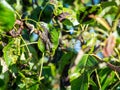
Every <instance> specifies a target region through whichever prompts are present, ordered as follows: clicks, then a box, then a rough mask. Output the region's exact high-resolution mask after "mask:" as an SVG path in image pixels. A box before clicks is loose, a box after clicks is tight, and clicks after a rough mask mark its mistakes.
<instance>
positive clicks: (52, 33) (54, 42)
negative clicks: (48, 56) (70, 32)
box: [50, 28, 60, 55]
mask: <svg viewBox="0 0 120 90" xmlns="http://www.w3.org/2000/svg"><path fill="white" fill-rule="evenodd" d="M59 33H60V32H59V31H57V30H56V29H55V28H51V31H50V36H51V38H50V39H51V42H52V45H53V46H52V52H53V54H52V55H54V53H55V50H56V49H57V47H58V44H59Z"/></svg>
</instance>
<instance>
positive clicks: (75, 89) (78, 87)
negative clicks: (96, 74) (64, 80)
mask: <svg viewBox="0 0 120 90" xmlns="http://www.w3.org/2000/svg"><path fill="white" fill-rule="evenodd" d="M71 90H88V73H87V72H84V73H83V74H82V75H81V76H79V77H78V78H76V79H74V80H72V81H71Z"/></svg>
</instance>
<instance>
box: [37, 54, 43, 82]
mask: <svg viewBox="0 0 120 90" xmlns="http://www.w3.org/2000/svg"><path fill="white" fill-rule="evenodd" d="M43 57H44V53H43V54H42V58H41V67H40V71H39V78H38V80H39V81H40V80H41V75H42V68H43Z"/></svg>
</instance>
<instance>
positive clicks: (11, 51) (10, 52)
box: [3, 38, 20, 66]
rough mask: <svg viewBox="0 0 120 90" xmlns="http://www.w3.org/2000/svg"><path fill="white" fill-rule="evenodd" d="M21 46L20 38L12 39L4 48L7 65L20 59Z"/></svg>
mask: <svg viewBox="0 0 120 90" xmlns="http://www.w3.org/2000/svg"><path fill="white" fill-rule="evenodd" d="M19 48H20V39H18V38H15V39H12V41H11V42H9V43H8V45H7V46H5V47H4V48H3V54H4V59H5V62H6V64H7V66H9V65H12V64H15V63H16V62H17V60H18V55H19V52H20V51H19V50H20V49H19Z"/></svg>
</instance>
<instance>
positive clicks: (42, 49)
mask: <svg viewBox="0 0 120 90" xmlns="http://www.w3.org/2000/svg"><path fill="white" fill-rule="evenodd" d="M38 48H39V50H40V51H41V52H42V53H44V52H45V44H44V43H43V41H42V39H41V38H39V40H38Z"/></svg>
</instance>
